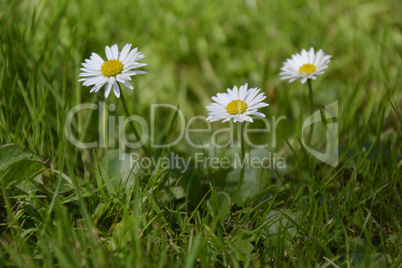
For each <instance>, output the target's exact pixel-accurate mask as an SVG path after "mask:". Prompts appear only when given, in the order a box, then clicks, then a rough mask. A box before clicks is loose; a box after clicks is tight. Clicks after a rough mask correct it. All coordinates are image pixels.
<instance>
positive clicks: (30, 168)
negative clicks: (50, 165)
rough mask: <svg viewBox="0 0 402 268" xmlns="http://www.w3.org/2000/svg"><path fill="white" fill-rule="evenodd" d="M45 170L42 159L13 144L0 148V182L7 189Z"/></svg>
mask: <svg viewBox="0 0 402 268" xmlns="http://www.w3.org/2000/svg"><path fill="white" fill-rule="evenodd" d="M43 170H45V165H44V163H43V161H42V159H41V158H40V157H38V156H36V155H35V154H34V153H32V152H31V151H29V150H27V149H25V148H22V147H20V146H18V145H15V144H6V145H2V146H0V181H1V182H2V183H4V184H5V185H8V187H10V186H12V185H16V184H18V183H20V182H21V181H23V180H24V179H30V178H33V177H35V176H36V175H38V174H40V173H41V172H42V171H43Z"/></svg>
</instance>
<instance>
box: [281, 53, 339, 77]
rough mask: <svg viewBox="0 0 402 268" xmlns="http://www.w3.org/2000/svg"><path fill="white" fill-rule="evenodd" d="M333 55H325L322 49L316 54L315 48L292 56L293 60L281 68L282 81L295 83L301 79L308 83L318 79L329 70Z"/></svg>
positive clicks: (289, 60) (286, 62)
mask: <svg viewBox="0 0 402 268" xmlns="http://www.w3.org/2000/svg"><path fill="white" fill-rule="evenodd" d="M331 57H332V56H331V55H325V53H324V52H323V51H322V49H320V50H319V51H318V52H317V53H314V48H310V50H309V51H306V50H305V49H302V51H301V53H300V54H299V53H296V54H294V55H292V58H291V59H287V60H286V61H285V62H284V63H283V66H282V68H281V70H282V72H281V73H280V74H279V75H280V76H281V80H284V79H289V82H293V81H295V80H296V79H298V78H301V83H302V84H304V83H306V81H307V79H316V75H318V74H323V73H324V70H325V69H327V68H328V63H329V62H330V60H329V59H330V58H331Z"/></svg>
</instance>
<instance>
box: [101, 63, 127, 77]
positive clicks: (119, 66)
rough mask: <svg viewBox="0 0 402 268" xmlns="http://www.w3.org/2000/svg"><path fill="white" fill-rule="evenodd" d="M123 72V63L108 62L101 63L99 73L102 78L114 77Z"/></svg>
mask: <svg viewBox="0 0 402 268" xmlns="http://www.w3.org/2000/svg"><path fill="white" fill-rule="evenodd" d="M122 70H123V63H122V62H121V61H119V60H108V61H105V63H103V65H102V67H101V72H102V74H103V75H104V76H107V77H110V76H115V75H117V74H119V73H121V71H122Z"/></svg>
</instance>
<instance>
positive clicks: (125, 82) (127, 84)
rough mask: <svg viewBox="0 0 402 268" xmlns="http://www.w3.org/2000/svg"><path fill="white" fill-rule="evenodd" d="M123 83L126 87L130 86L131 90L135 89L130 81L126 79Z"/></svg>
mask: <svg viewBox="0 0 402 268" xmlns="http://www.w3.org/2000/svg"><path fill="white" fill-rule="evenodd" d="M123 85H124V86H125V87H128V88H129V89H131V90H133V89H134V87H133V85H132V84H131V83H130V82H129V81H124V82H123Z"/></svg>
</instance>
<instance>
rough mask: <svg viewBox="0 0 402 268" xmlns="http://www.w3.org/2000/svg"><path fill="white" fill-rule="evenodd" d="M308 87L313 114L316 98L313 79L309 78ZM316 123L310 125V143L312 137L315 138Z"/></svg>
mask: <svg viewBox="0 0 402 268" xmlns="http://www.w3.org/2000/svg"><path fill="white" fill-rule="evenodd" d="M307 82H308V89H309V92H310V105H311V114H313V113H314V100H313V86H312V84H311V79H307ZM313 131H314V124H311V125H310V134H309V136H308V144H310V142H311V139H312V138H313Z"/></svg>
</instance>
